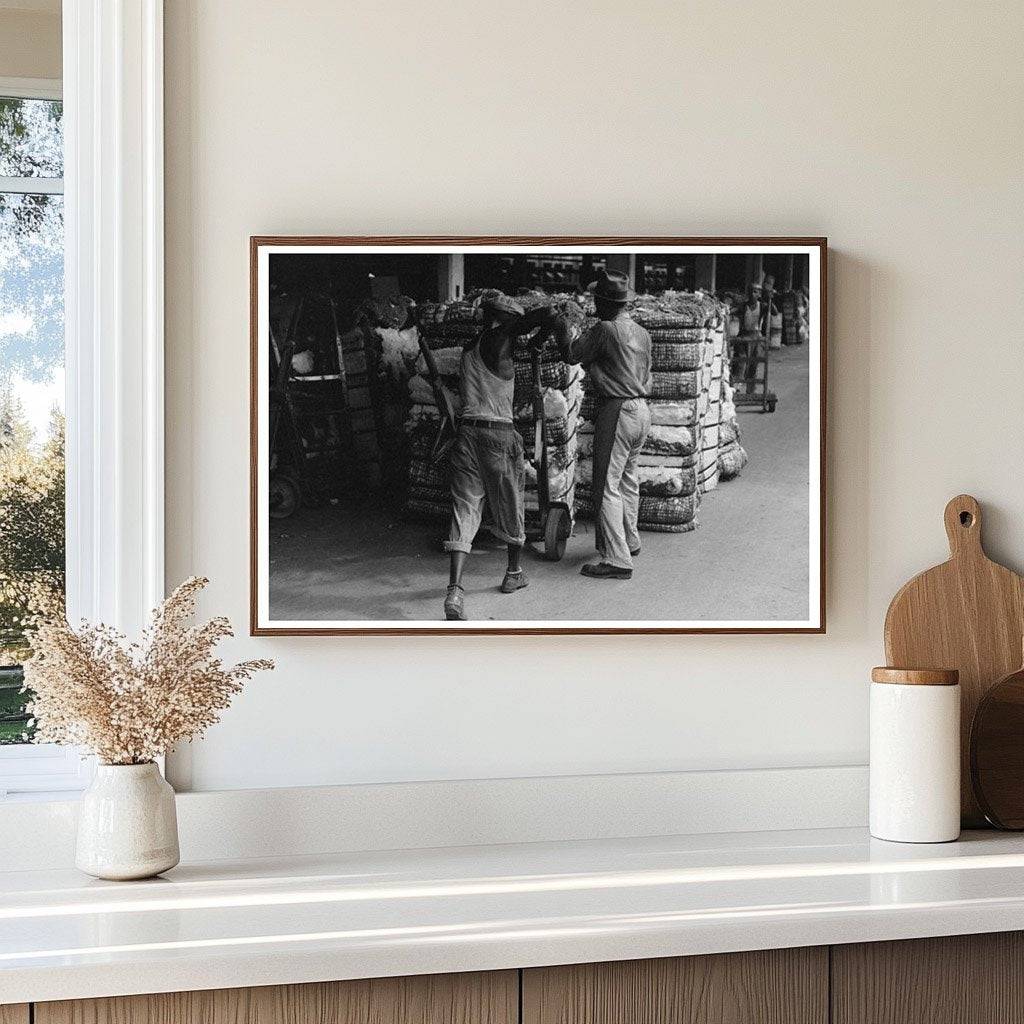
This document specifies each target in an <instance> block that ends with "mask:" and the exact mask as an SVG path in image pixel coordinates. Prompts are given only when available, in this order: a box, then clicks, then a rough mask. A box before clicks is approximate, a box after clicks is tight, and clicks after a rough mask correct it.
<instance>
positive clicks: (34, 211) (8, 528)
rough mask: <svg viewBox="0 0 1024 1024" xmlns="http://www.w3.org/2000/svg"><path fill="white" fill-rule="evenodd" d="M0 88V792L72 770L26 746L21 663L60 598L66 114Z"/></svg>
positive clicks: (55, 779) (54, 753) (65, 777)
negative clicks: (35, 622)
mask: <svg viewBox="0 0 1024 1024" xmlns="http://www.w3.org/2000/svg"><path fill="white" fill-rule="evenodd" d="M37 88H38V87H37ZM7 91H8V90H6V89H5V88H4V86H3V83H0V796H3V795H5V793H6V792H7V791H23V790H34V789H39V788H43V789H61V788H66V787H68V786H71V787H73V788H77V787H78V785H79V784H80V775H81V772H80V771H79V769H78V767H77V766H76V762H77V756H76V755H75V754H74V752H72V751H63V750H60V749H58V748H55V747H50V746H31V747H27V746H26V744H27V743H28V742H29V741H31V738H32V723H31V720H30V718H29V716H28V714H27V713H26V710H25V703H26V700H27V699H28V696H27V695H26V694H24V693H23V692H22V671H21V667H20V666H21V663H22V661H23V660H24V659H25V657H27V655H28V654H29V653H30V651H29V648H28V643H27V639H26V636H25V630H24V626H25V621H26V619H27V617H29V616H31V615H33V614H35V613H38V612H41V611H45V610H47V609H48V608H55V609H62V607H63V601H64V579H65V558H64V549H65V544H64V533H65V528H64V521H65V520H64V492H65V486H64V195H63V192H64V181H63V172H64V154H63V151H64V146H63V109H62V103H61V100H60V99H58V98H55V96H54V95H53V93H54V91H55V90H54V89H53V88H52V87H47V85H46V83H42V88H39V92H38V93H37V94H36V95H32V94H31V89H19V90H18V92H19V94H18V95H5V94H4V93H5V92H7ZM46 94H49V95H46Z"/></svg>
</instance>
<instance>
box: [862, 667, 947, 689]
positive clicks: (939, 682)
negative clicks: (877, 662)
mask: <svg viewBox="0 0 1024 1024" xmlns="http://www.w3.org/2000/svg"><path fill="white" fill-rule="evenodd" d="M871 682H873V683H900V684H902V685H905V686H956V685H957V683H959V682H960V673H959V672H958V671H957V670H956V669H955V668H888V667H882V666H880V667H878V668H873V669H872V670H871Z"/></svg>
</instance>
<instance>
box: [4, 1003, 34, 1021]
mask: <svg viewBox="0 0 1024 1024" xmlns="http://www.w3.org/2000/svg"><path fill="white" fill-rule="evenodd" d="M0 1024H28V1005H27V1004H26V1003H7V1004H5V1005H2V1006H0Z"/></svg>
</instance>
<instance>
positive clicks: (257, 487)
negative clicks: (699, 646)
mask: <svg viewBox="0 0 1024 1024" xmlns="http://www.w3.org/2000/svg"><path fill="white" fill-rule="evenodd" d="M547 247H557V248H559V249H565V250H567V252H569V253H573V252H575V253H580V252H583V253H585V252H586V250H588V249H589V250H590V251H591V253H592V254H596V253H598V252H601V253H614V254H620V255H621V256H630V255H632V256H636V255H643V256H650V255H652V254H653V255H662V254H665V255H671V256H686V255H692V254H693V253H694V251H695V250H696V251H698V252H697V254H698V255H700V254H705V253H706V254H707V255H722V256H737V255H744V256H746V257H748V259H749V258H750V257H754V258H755V259H756V258H757V257H758V256H759V255H760V256H762V257H763V256H777V255H780V254H781V255H787V254H788V253H789V252H792V253H796V254H803V253H806V254H807V256H808V266H809V268H810V271H809V275H808V282H810V283H812V287H810V289H809V298H808V303H807V305H808V311H809V320H810V322H811V324H812V327H811V332H810V333H811V334H812V335H813V336H812V337H811V338H810V339H809V345H808V353H809V355H808V358H809V361H810V371H809V378H808V380H809V383H808V392H809V393H808V396H807V400H808V410H809V412H808V415H809V421H810V427H809V438H808V467H809V471H808V475H809V477H810V479H809V487H808V537H809V543H808V552H807V554H808V565H809V578H808V583H809V587H808V614H807V617H806V620H785V621H779V622H773V621H772V620H764V621H751V620H743V621H735V622H732V621H730V620H728V619H726V620H714V621H710V622H708V624H703V623H702V622H701V621H699V620H696V621H695V620H665V621H664V623H663V624H662V622H661V621H659V620H643V621H637V622H635V623H634V622H633V621H632V620H622V621H608V620H601V621H597V622H590V621H588V620H573V621H567V622H565V623H564V624H563V623H562V622H560V621H558V620H552V621H543V622H536V621H530V622H528V623H517V621H516V620H514V619H511V620H504V619H503V620H498V621H495V622H493V623H492V622H474V621H468V622H445V621H442V620H441V615H440V607H441V599H442V596H443V593H444V584H445V582H446V578H447V577H446V573H447V567H446V563H444V562H443V560H440V561H439V563H438V594H439V597H438V601H437V608H438V613H439V614H438V619H437V621H432V620H416V621H410V622H408V623H406V622H403V621H378V620H372V621H363V620H359V619H354V620H351V621H350V620H344V621H339V620H325V621H316V620H312V621H311V620H307V619H302V620H295V621H294V622H292V621H291V620H290V619H289V620H281V619H275V618H273V617H272V616H271V615H270V614H269V598H268V593H269V575H270V572H269V555H268V553H267V552H268V551H269V537H268V529H269V528H268V522H269V519H268V516H267V514H266V513H265V510H264V509H263V508H262V507H261V494H262V495H263V497H264V498H266V493H267V492H266V478H268V477H269V473H270V470H269V454H268V458H267V461H268V466H267V467H264V466H262V465H261V453H262V454H267V452H264V450H263V448H262V447H261V434H260V431H261V424H262V426H263V427H264V428H265V427H266V418H265V408H264V404H263V402H264V398H265V397H266V395H267V394H268V388H267V384H268V379H269V378H268V376H267V371H265V365H266V363H267V362H268V352H269V343H268V340H267V338H268V336H269V326H268V324H269V312H268V311H269V299H268V294H269V283H268V278H269V269H268V268H269V256H270V255H271V254H272V253H281V254H293V255H294V254H299V253H312V252H316V253H318V254H321V255H323V254H325V251H329V252H328V253H327V254H332V253H335V252H336V254H337V255H342V256H344V255H346V254H351V253H352V252H360V253H366V252H368V251H372V252H379V253H385V254H388V255H390V254H391V250H392V249H394V252H395V254H400V253H402V252H405V253H408V252H409V251H410V250H418V251H420V252H421V253H422V252H423V251H424V250H426V251H427V252H428V253H429V252H431V251H432V252H433V253H437V254H444V253H446V252H447V253H448V254H461V255H463V256H465V255H477V254H480V253H486V252H487V251H488V250H495V249H496V250H499V251H502V252H504V251H506V250H508V251H511V252H515V251H518V252H520V253H523V254H526V253H530V254H531V256H532V255H535V254H536V252H537V250H542V251H543V250H544V249H546V248H547ZM659 250H661V251H664V250H668V252H667V253H663V252H659ZM827 254H828V245H827V239H825V238H823V237H771V236H765V237H761V236H750V237H741V236H735V237H734V236H728V237H685V236H683V237H678V236H651V237H621V236H446V235H441V236H395V235H388V236H288V235H257V236H253V237H251V238H250V242H249V255H250V455H249V459H250V509H249V530H250V633H251V635H253V636H296V635H304V636H348V635H352V636H361V635H362V636H365V635H383V636H407V635H438V636H451V635H457V634H468V635H557V634H584V635H585V634H601V635H628V634H762V633H763V634H804V633H807V634H823V633H825V630H826V578H827V577H826V532H827V531H826V450H827V447H826V436H827V390H828V389H827V333H828V332H827V277H828V266H827V264H828V259H827ZM758 265H759V266H760V261H758ZM755 372H756V371H755ZM267 401H269V399H267ZM812 427H813V428H814V430H813V431H812V430H811V428H812ZM812 434H815V435H816V436H811V435H812ZM725 486H726V487H728V486H730V484H726V485H725ZM699 534H700V531H699V530H698V531H697V533H696V534H694V535H692V536H690V537H688V539H689V540H690V541H691V542H693V541H694V540H695V538H699ZM439 558H440V556H439ZM649 571H650V570H649ZM582 585H586V584H585V583H582V584H581V586H582ZM590 585H591V586H606V585H607V584H602V583H596V584H594V583H591V584H590ZM626 585H627V586H628V585H629V584H626Z"/></svg>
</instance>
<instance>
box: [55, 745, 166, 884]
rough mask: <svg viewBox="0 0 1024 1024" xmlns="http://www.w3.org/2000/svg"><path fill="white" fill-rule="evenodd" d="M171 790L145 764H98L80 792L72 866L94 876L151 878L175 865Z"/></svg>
mask: <svg viewBox="0 0 1024 1024" xmlns="http://www.w3.org/2000/svg"><path fill="white" fill-rule="evenodd" d="M178 856H179V855H178V819H177V814H176V812H175V806H174V790H173V789H172V788H171V787H170V785H169V784H168V782H167V781H166V780H165V779H164V777H163V776H162V775H161V774H160V769H159V768H158V767H157V766H156V765H155V764H153V763H152V762H149V763H148V764H125V765H120V764H114V765H112V764H100V765H97V766H96V774H95V776H94V777H93V781H92V785H91V786H89V788H88V789H87V790H86V791H85V792H84V793H83V794H82V800H81V806H80V808H79V816H78V846H77V849H76V852H75V864H76V866H77V867H78V868H79V870H81V871H84V872H85V873H86V874H89V875H94V876H95V877H96V878H109V879H114V880H117V881H124V880H127V879H131V878H150V877H152V876H153V875H158V874H159V873H160V872H161V871H167V870H169V869H170V868H173V867H174V865H175V864H177V863H178Z"/></svg>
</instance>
